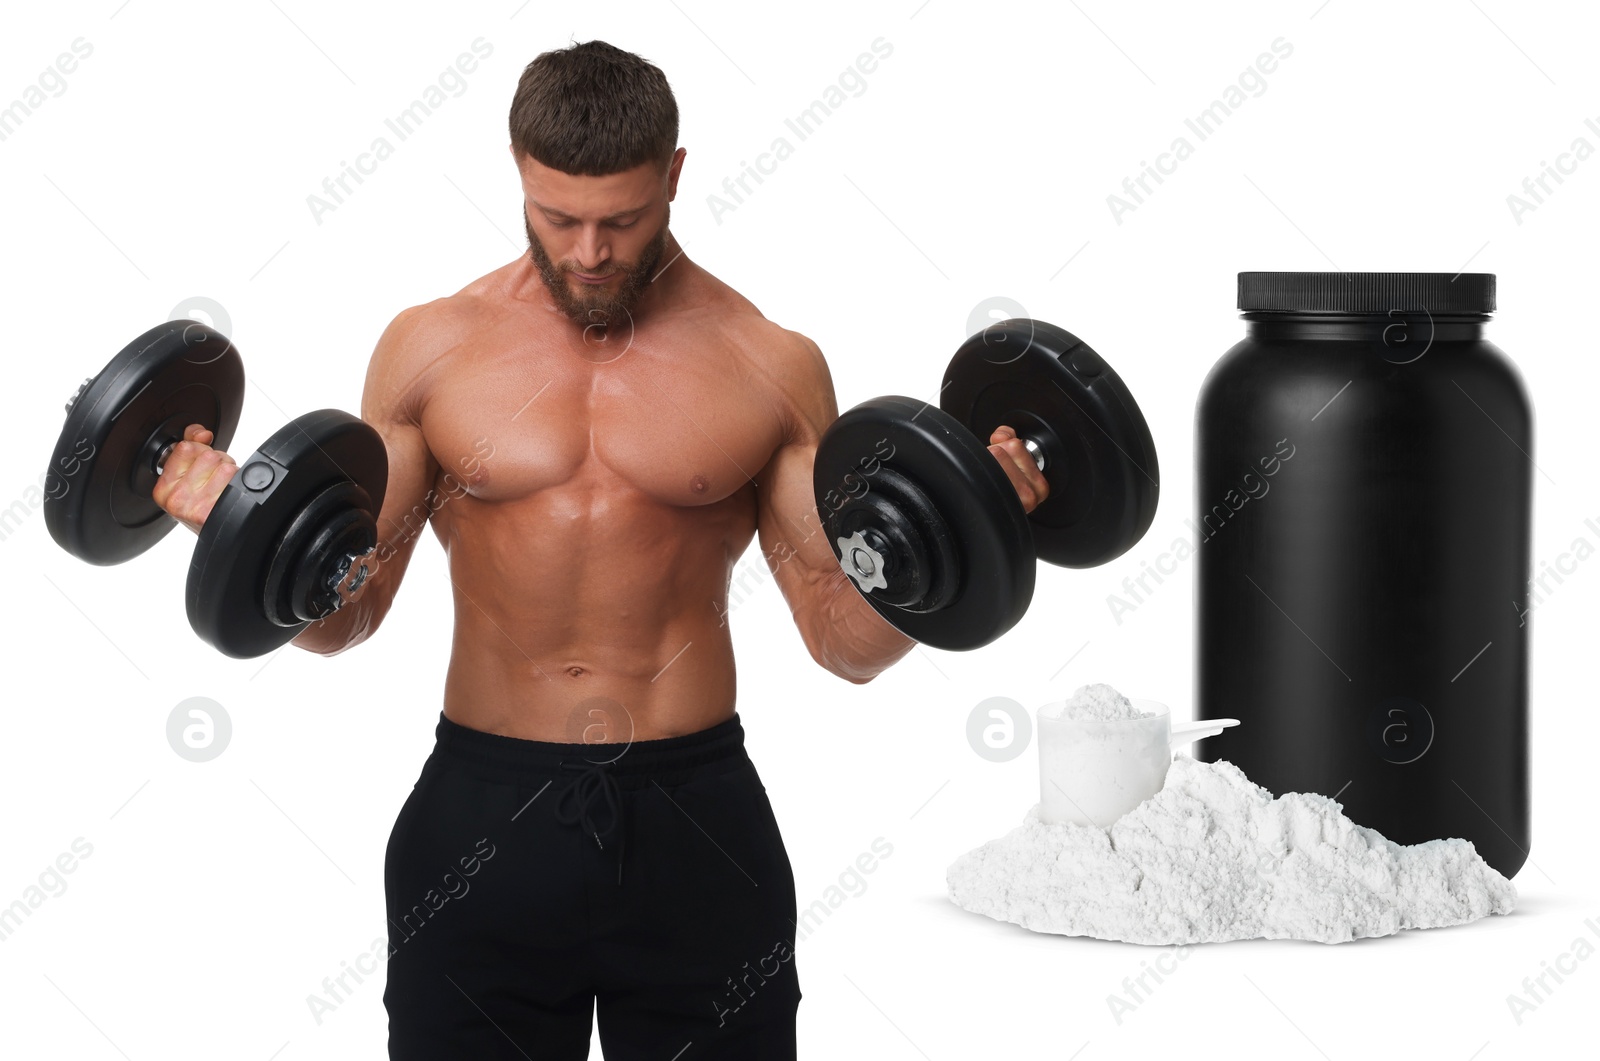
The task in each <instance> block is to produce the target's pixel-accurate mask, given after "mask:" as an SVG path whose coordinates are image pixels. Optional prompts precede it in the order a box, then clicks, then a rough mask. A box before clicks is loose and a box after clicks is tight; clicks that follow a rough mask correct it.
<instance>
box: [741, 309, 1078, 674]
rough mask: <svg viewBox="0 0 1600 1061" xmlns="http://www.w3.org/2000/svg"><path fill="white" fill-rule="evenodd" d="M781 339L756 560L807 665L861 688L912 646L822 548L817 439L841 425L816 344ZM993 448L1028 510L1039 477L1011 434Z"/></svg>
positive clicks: (999, 437) (1039, 488)
mask: <svg viewBox="0 0 1600 1061" xmlns="http://www.w3.org/2000/svg"><path fill="white" fill-rule="evenodd" d="M787 335H788V337H789V338H790V339H791V340H792V341H793V342H794V344H795V348H794V350H793V351H792V352H786V354H787V356H784V357H780V358H779V359H778V364H779V365H780V366H781V367H780V368H779V377H780V378H779V380H778V383H779V386H780V387H781V389H782V390H783V391H784V393H785V394H786V396H787V397H788V399H789V401H788V408H789V410H790V414H789V415H790V423H789V425H788V429H787V431H786V434H785V438H784V441H783V443H782V444H781V445H780V446H779V447H778V449H777V451H776V452H775V453H774V454H773V456H772V459H771V460H769V461H768V462H767V465H766V467H765V468H763V469H762V470H761V472H760V473H759V474H758V475H757V477H756V499H757V510H756V519H757V532H758V535H759V540H760V546H761V553H762V556H763V557H764V558H765V559H766V562H767V568H768V569H769V570H770V571H771V572H772V573H773V577H774V578H775V580H776V581H777V583H778V588H779V590H780V591H781V592H782V593H783V597H784V600H785V601H786V602H787V603H788V605H789V610H790V612H791V613H792V615H793V616H794V623H795V626H796V627H797V628H798V629H799V631H800V636H801V638H802V639H803V640H804V641H805V645H806V648H807V650H808V651H809V652H810V653H811V657H812V658H813V659H815V660H816V661H817V663H818V664H820V665H821V666H822V667H823V668H824V669H826V670H827V671H829V672H830V673H832V674H836V675H838V676H839V677H841V678H843V679H845V680H846V681H848V682H852V683H854V684H856V685H863V684H865V683H867V682H869V681H871V680H872V679H873V678H875V677H877V676H878V675H879V674H881V673H882V672H883V671H885V670H887V669H888V668H889V667H890V666H892V665H893V664H895V663H896V662H898V661H899V660H900V659H901V658H902V657H903V656H905V655H906V653H908V652H910V651H911V649H912V647H913V646H914V645H915V644H916V642H915V641H913V640H911V639H910V638H908V637H906V636H905V635H904V634H902V633H900V631H898V630H896V629H895V628H894V627H893V626H891V625H890V624H889V623H888V621H887V620H885V619H884V618H883V617H882V616H880V615H879V614H878V613H877V612H876V611H875V610H874V609H873V607H872V605H870V604H868V603H867V601H866V599H865V598H864V597H862V596H861V594H860V593H859V592H858V591H857V590H856V588H855V585H854V583H853V582H852V581H851V579H850V576H849V575H846V574H845V573H844V569H843V568H841V567H840V566H839V561H838V560H837V559H836V558H835V556H834V554H833V547H832V546H831V545H830V544H829V543H828V540H827V533H826V532H825V531H824V530H823V527H822V520H821V518H820V517H819V516H818V514H817V507H816V500H815V494H814V491H813V489H812V485H811V480H812V476H811V469H812V464H813V463H814V461H815V458H816V453H817V443H818V442H819V440H820V439H821V437H822V433H823V432H824V431H825V430H827V428H828V426H829V425H830V424H832V423H833V421H834V420H836V419H838V417H839V406H838V400H837V399H836V398H835V396H834V392H833V378H832V375H831V374H830V373H829V371H828V363H827V361H826V360H825V359H824V358H823V356H822V351H821V350H820V349H818V347H817V344H816V343H814V342H812V341H811V340H810V339H808V338H806V337H805V336H803V335H800V334H799V333H797V332H789V333H787ZM990 443H991V444H990V446H989V451H990V453H992V454H994V456H995V457H996V459H998V460H1000V462H1001V464H1002V466H1003V467H1004V468H1005V471H1006V474H1007V476H1008V477H1009V478H1010V479H1011V481H1012V483H1013V485H1015V486H1016V489H1017V493H1018V496H1019V497H1020V498H1021V499H1022V502H1023V507H1024V508H1026V509H1028V510H1029V511H1031V510H1032V509H1033V508H1034V507H1035V506H1036V505H1038V504H1039V502H1041V501H1043V500H1044V498H1045V495H1046V494H1047V493H1048V487H1046V485H1045V482H1044V477H1043V476H1042V475H1040V474H1039V471H1038V469H1037V467H1035V465H1034V463H1033V460H1032V458H1031V457H1029V455H1028V452H1027V450H1026V449H1025V448H1024V447H1023V444H1022V442H1021V441H1020V440H1018V439H1017V438H1016V436H1015V433H1014V432H1011V431H1010V430H1009V429H1008V428H1000V429H999V430H997V431H996V432H995V433H994V435H993V436H992V437H991V439H990Z"/></svg>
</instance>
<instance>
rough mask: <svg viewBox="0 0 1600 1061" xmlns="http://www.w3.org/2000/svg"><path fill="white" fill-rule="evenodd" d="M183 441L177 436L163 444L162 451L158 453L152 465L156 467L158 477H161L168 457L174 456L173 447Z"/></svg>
mask: <svg viewBox="0 0 1600 1061" xmlns="http://www.w3.org/2000/svg"><path fill="white" fill-rule="evenodd" d="M181 441H183V440H182V439H177V438H175V439H173V440H172V441H170V442H167V443H165V444H163V445H162V447H161V452H160V453H157V454H156V459H155V463H154V464H153V465H151V467H153V468H154V469H155V472H156V478H157V479H159V478H161V470H162V468H164V467H165V466H166V463H167V458H168V457H170V456H172V451H173V449H174V448H175V447H176V446H177V445H178V443H179V442H181Z"/></svg>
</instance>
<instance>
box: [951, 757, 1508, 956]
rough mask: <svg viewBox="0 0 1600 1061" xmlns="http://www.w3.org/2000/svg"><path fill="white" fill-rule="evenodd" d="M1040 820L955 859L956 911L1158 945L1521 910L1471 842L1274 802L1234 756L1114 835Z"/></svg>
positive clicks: (1318, 934) (1033, 814)
mask: <svg viewBox="0 0 1600 1061" xmlns="http://www.w3.org/2000/svg"><path fill="white" fill-rule="evenodd" d="M1038 811H1039V808H1038V805H1037V804H1035V805H1034V806H1033V807H1032V808H1031V809H1030V810H1029V811H1028V813H1027V814H1026V815H1025V816H1024V818H1023V822H1022V824H1021V825H1020V826H1018V827H1017V828H1016V829H1013V830H1012V831H1011V832H1009V833H1007V834H1006V835H1005V836H1003V837H1000V838H999V839H996V840H991V841H989V842H988V843H986V844H984V845H983V846H981V847H978V848H975V849H973V850H972V851H969V852H967V853H966V854H965V855H962V856H961V857H960V858H958V859H957V860H956V861H955V862H954V863H953V864H952V865H951V866H950V868H949V870H948V871H947V873H946V882H947V884H948V886H949V893H950V899H951V901H952V902H954V903H955V904H956V905H957V906H959V907H961V908H962V909H964V910H970V911H972V912H973V913H977V914H985V915H987V916H989V917H992V918H995V919H996V920H999V921H1011V922H1014V923H1016V924H1019V925H1022V926H1023V927H1024V928H1028V929H1032V930H1033V931H1035V932H1053V933H1058V934H1060V935H1067V936H1094V937H1097V938H1099V939H1110V940H1125V941H1127V942H1130V943H1147V944H1156V945H1162V946H1170V945H1174V944H1182V943H1218V942H1223V941H1226V940H1235V939H1254V938H1258V937H1259V938H1264V939H1304V940H1316V941H1318V942H1322V943H1342V942H1346V941H1348V940H1352V939H1360V938H1362V937H1364V936H1385V935H1389V934H1391V933H1394V932H1398V931H1400V930H1401V929H1407V928H1440V927H1443V926H1446V925H1459V924H1463V923H1465V922H1468V921H1475V920H1477V919H1478V918H1480V917H1483V916H1485V915H1487V914H1508V913H1510V912H1511V910H1512V907H1513V906H1514V905H1515V904H1516V898H1517V892H1516V888H1515V886H1514V885H1512V883H1511V882H1510V881H1508V880H1507V879H1506V878H1505V877H1503V876H1501V875H1500V874H1499V873H1498V872H1496V871H1495V870H1494V869H1492V868H1491V867H1490V866H1489V865H1488V864H1487V863H1485V862H1484V861H1483V859H1482V858H1480V857H1479V856H1478V853H1477V851H1476V849H1474V848H1473V846H1472V844H1471V843H1469V842H1468V841H1466V840H1430V841H1428V842H1427V843H1423V844H1416V845H1413V846H1410V847H1405V846H1401V845H1400V844H1396V843H1394V842H1392V841H1390V840H1388V839H1385V838H1384V837H1383V835H1382V834H1380V833H1378V832H1376V831H1375V830H1372V829H1367V828H1364V827H1362V826H1359V825H1356V824H1355V823H1354V822H1352V821H1351V820H1350V819H1349V818H1347V817H1345V816H1344V814H1343V812H1342V808H1341V807H1340V805H1339V804H1338V803H1336V802H1334V801H1333V800H1331V799H1329V798H1328V797H1326V796H1321V795H1315V794H1310V793H1300V792H1291V793H1288V794H1286V795H1284V796H1280V797H1279V798H1277V799H1274V798H1273V797H1272V794H1271V793H1270V792H1268V791H1267V790H1266V789H1264V788H1262V787H1261V786H1260V785H1257V784H1254V783H1252V782H1251V781H1250V779H1249V778H1247V777H1245V775H1244V773H1243V772H1242V771H1241V770H1240V769H1239V768H1238V767H1236V766H1234V765H1233V764H1232V763H1228V762H1213V763H1204V762H1197V761H1195V760H1194V759H1191V758H1189V757H1187V756H1179V757H1178V758H1176V759H1174V760H1173V763H1172V767H1171V769H1170V770H1169V771H1168V773H1167V779H1166V784H1165V787H1163V788H1162V790H1161V791H1160V792H1159V793H1157V794H1156V795H1155V796H1153V797H1151V798H1150V799H1147V800H1145V801H1144V802H1143V803H1141V804H1139V805H1138V806H1137V807H1136V808H1134V809H1133V810H1132V811H1130V812H1128V813H1127V814H1125V815H1123V816H1122V817H1121V818H1119V819H1118V820H1117V821H1116V822H1115V823H1114V824H1113V825H1112V826H1111V828H1110V829H1109V830H1106V829H1097V828H1095V827H1093V826H1085V825H1073V824H1070V823H1062V824H1059V825H1057V824H1047V823H1045V822H1041V821H1040V820H1039V816H1038Z"/></svg>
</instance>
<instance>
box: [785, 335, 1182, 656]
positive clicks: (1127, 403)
mask: <svg viewBox="0 0 1600 1061" xmlns="http://www.w3.org/2000/svg"><path fill="white" fill-rule="evenodd" d="M1002 424H1004V425H1008V426H1010V427H1011V428H1013V429H1014V430H1015V431H1016V433H1017V435H1018V437H1019V438H1021V439H1022V440H1023V442H1024V444H1025V445H1026V446H1027V448H1028V451H1029V452H1030V453H1031V454H1032V455H1033V458H1034V462H1035V463H1036V464H1037V465H1038V466H1039V468H1040V470H1041V471H1042V472H1043V473H1044V476H1045V479H1046V481H1047V482H1048V483H1049V485H1050V493H1049V496H1048V498H1046V500H1045V501H1044V503H1043V504H1040V505H1039V506H1038V507H1036V508H1035V509H1034V510H1033V511H1032V512H1031V513H1030V512H1025V511H1024V509H1023V507H1022V502H1021V500H1020V499H1019V498H1018V497H1017V491H1016V487H1014V486H1013V485H1012V484H1011V481H1010V480H1009V479H1008V478H1007V477H1006V473H1005V470H1004V469H1003V468H1002V467H1001V466H1000V462H999V461H997V460H996V459H995V457H994V455H993V454H992V453H990V452H989V449H988V440H989V438H990V436H991V435H992V434H993V433H994V430H995V428H997V427H999V426H1001V425H1002ZM812 487H813V490H814V492H815V495H816V502H817V512H818V515H819V517H820V518H821V521H822V529H823V531H824V532H825V533H826V535H827V538H828V542H829V544H830V545H831V546H832V548H833V552H834V556H835V557H836V558H838V560H839V564H840V566H841V567H842V568H843V569H844V571H845V573H846V574H847V575H849V576H850V578H851V580H852V581H853V582H854V583H855V586H856V588H857V589H858V590H860V592H861V593H862V595H863V596H864V597H866V599H867V601H868V603H870V604H871V605H872V607H873V608H874V609H875V610H876V611H877V612H878V614H879V615H882V616H883V617H884V618H885V619H887V620H888V621H889V622H890V623H892V624H893V625H894V626H895V627H896V628H897V629H898V630H900V631H901V632H902V633H904V634H905V635H906V636H907V637H911V638H913V639H915V640H917V641H920V642H922V643H924V644H928V645H932V646H934V647H936V648H945V649H972V648H978V647H980V646H982V645H986V644H988V643H989V642H990V641H993V640H994V639H995V638H997V637H999V636H1000V635H1001V634H1003V633H1005V632H1006V631H1007V630H1009V629H1011V627H1013V626H1015V625H1016V623H1017V622H1018V620H1020V619H1021V618H1022V616H1023V613H1024V612H1026V611H1027V609H1028V605H1029V603H1030V602H1031V601H1032V599H1033V586H1034V576H1035V573H1036V569H1037V563H1036V561H1037V560H1045V561H1047V562H1048V563H1052V564H1056V565H1058V566H1062V567H1094V566H1097V565H1099V564H1104V563H1106V562H1108V561H1110V560H1113V559H1115V558H1116V557H1118V556H1120V555H1122V554H1123V553H1124V552H1126V551H1127V550H1128V549H1129V548H1131V547H1132V546H1133V544H1134V543H1135V542H1137V541H1138V540H1139V539H1140V538H1141V537H1143V536H1144V533H1145V531H1146V530H1148V529H1149V528H1150V523H1151V521H1152V520H1153V519H1154V518H1155V512H1156V502H1157V498H1158V495H1159V493H1160V472H1159V470H1158V468H1157V464H1156V450H1155V443H1154V442H1153V441H1152V440H1151V438H1150V429H1149V427H1148V426H1147V425H1146V424H1145V420H1144V415H1143V414H1142V413H1141V412H1140V411H1139V406H1138V404H1137V403H1136V402H1135V401H1134V400H1133V395H1132V394H1131V393H1129V391H1128V388H1127V387H1126V386H1124V384H1123V382H1122V380H1121V379H1120V378H1118V376H1117V374H1116V373H1115V372H1114V371H1112V369H1111V366H1110V365H1108V364H1106V362H1105V361H1104V360H1103V359H1102V358H1101V357H1100V356H1099V355H1098V354H1096V353H1095V352H1094V351H1093V350H1092V349H1090V348H1089V346H1088V345H1087V344H1085V343H1084V342H1083V341H1082V340H1080V339H1079V338H1078V337H1077V336H1075V335H1073V334H1072V333H1071V332H1068V331H1066V330H1065V329H1062V328H1058V327H1056V326H1055V325H1053V324H1048V323H1046V322H1044V321H1038V320H1028V319H1025V318H1014V319H1012V320H1007V321H1002V322H999V323H997V324H993V325H990V326H989V327H988V328H986V329H984V330H983V331H981V332H979V333H977V334H976V335H973V336H972V337H971V338H969V339H968V340H967V341H966V342H965V343H963V344H962V346H961V348H960V349H958V350H957V351H956V354H955V357H954V358H952V359H951V361H950V365H949V367H948V368H947V369H946V370H945V375H944V383H943V386H942V387H941V389H940V391H939V405H938V406H934V405H932V404H930V403H928V402H924V401H918V400H916V399H914V398H906V397H901V396H898V395H886V396H884V397H881V398H874V399H872V400H871V401H867V402H863V403H862V404H860V405H858V406H856V407H855V408H853V409H850V410H849V411H848V412H846V413H844V414H843V415H842V416H840V417H839V419H838V420H836V421H835V422H834V423H833V424H832V425H830V426H829V427H828V430H827V431H825V432H824V433H823V436H822V440H821V442H820V443H819V445H818V447H817V455H816V461H815V464H814V466H813V469H812Z"/></svg>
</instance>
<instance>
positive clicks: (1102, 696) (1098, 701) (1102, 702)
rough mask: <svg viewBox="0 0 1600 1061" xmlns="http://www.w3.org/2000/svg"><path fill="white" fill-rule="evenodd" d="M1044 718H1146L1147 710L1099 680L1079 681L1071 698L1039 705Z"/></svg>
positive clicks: (1103, 719) (1092, 719)
mask: <svg viewBox="0 0 1600 1061" xmlns="http://www.w3.org/2000/svg"><path fill="white" fill-rule="evenodd" d="M1039 714H1040V715H1041V716H1042V717H1044V718H1065V719H1070V720H1072V721H1074V722H1115V721H1117V720H1119V719H1126V718H1149V717H1150V716H1151V714H1152V713H1151V712H1149V711H1140V710H1139V709H1138V708H1137V707H1134V706H1133V701H1132V700H1129V699H1128V698H1127V697H1126V696H1123V695H1122V694H1121V693H1119V692H1117V691H1116V690H1115V689H1113V688H1112V687H1111V686H1109V685H1106V684H1104V683H1103V682H1102V683H1100V684H1097V685H1080V686H1078V691H1077V692H1075V693H1073V694H1072V697H1071V699H1068V700H1064V701H1057V702H1056V703H1053V704H1046V705H1045V706H1044V707H1041V708H1040V709H1039Z"/></svg>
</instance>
